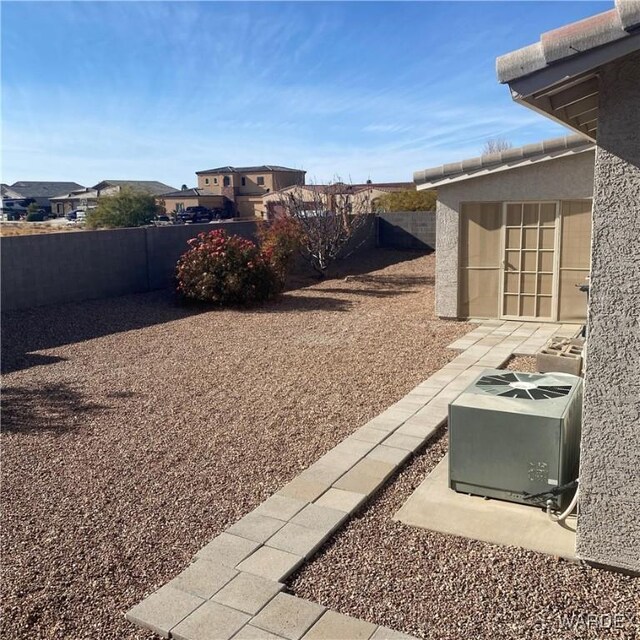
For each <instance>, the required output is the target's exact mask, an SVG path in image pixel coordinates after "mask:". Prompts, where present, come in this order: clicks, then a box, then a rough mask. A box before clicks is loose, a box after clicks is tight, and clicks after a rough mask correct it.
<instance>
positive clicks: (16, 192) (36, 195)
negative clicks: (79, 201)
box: [2, 180, 84, 212]
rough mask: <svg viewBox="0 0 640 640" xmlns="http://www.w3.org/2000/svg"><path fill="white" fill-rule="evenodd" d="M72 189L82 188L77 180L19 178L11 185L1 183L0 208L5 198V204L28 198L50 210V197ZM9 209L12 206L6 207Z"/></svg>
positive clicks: (3, 206) (3, 207)
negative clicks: (52, 180) (45, 180)
mask: <svg viewBox="0 0 640 640" xmlns="http://www.w3.org/2000/svg"><path fill="white" fill-rule="evenodd" d="M74 189H84V187H83V186H82V185H81V184H78V183H77V182H42V181H32V180H19V181H17V182H14V183H13V184H12V185H10V186H8V185H3V188H2V202H3V204H2V209H3V212H4V209H5V200H7V204H8V203H9V202H11V201H12V200H13V201H16V200H29V201H32V202H35V203H36V204H37V205H38V206H39V207H40V208H41V209H44V210H45V211H47V212H48V211H50V210H51V205H50V203H49V201H50V199H51V198H53V197H55V196H60V195H63V194H65V193H69V191H72V190H74ZM7 208H8V209H11V208H12V207H11V206H9V207H7Z"/></svg>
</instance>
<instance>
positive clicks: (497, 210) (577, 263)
mask: <svg viewBox="0 0 640 640" xmlns="http://www.w3.org/2000/svg"><path fill="white" fill-rule="evenodd" d="M594 157H595V145H594V144H593V142H592V141H591V140H589V139H587V138H585V137H584V136H582V135H574V136H568V137H566V138H557V139H553V140H547V141H545V142H540V143H538V144H530V145H526V146H524V147H521V148H517V149H508V150H506V151H502V152H499V153H493V154H489V155H485V156H481V157H477V158H471V159H469V160H463V161H462V162H457V163H452V164H447V165H444V166H440V167H435V168H432V169H426V170H424V171H417V172H416V173H415V174H414V181H415V183H416V185H417V188H418V189H437V192H438V201H437V206H436V218H437V220H436V225H437V226H436V236H437V238H438V251H437V253H436V313H437V314H438V315H439V316H441V317H449V318H504V319H521V320H538V321H541V320H542V321H559V322H567V323H569V322H582V321H584V320H586V317H587V297H586V294H585V293H584V292H583V291H580V289H579V288H578V287H579V285H584V284H586V279H587V277H588V276H589V259H590V258H589V248H590V241H591V198H592V195H593V166H594Z"/></svg>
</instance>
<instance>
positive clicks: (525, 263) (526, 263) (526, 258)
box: [522, 251, 538, 271]
mask: <svg viewBox="0 0 640 640" xmlns="http://www.w3.org/2000/svg"><path fill="white" fill-rule="evenodd" d="M537 258H538V253H537V251H523V252H522V270H523V271H536V262H537Z"/></svg>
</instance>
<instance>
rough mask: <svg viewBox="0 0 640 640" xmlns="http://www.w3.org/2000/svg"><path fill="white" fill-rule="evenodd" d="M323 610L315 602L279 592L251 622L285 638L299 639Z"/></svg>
mask: <svg viewBox="0 0 640 640" xmlns="http://www.w3.org/2000/svg"><path fill="white" fill-rule="evenodd" d="M324 611H325V608H324V607H323V606H321V605H319V604H316V603H315V602H309V601H308V600H303V599H302V598H296V597H295V596H291V595H288V594H286V593H279V594H278V595H277V596H276V597H275V598H274V599H273V600H271V602H269V604H267V606H266V607H265V608H264V609H262V611H260V613H259V614H258V615H257V616H256V617H255V618H254V619H253V620H252V621H251V624H252V625H253V626H256V627H259V628H260V629H264V630H265V631H269V632H270V633H275V634H276V635H278V636H281V637H283V638H287V640H299V639H300V638H302V636H304V634H305V633H306V632H307V631H308V630H309V629H310V628H311V627H312V626H313V624H314V623H315V622H316V620H318V618H319V617H320V616H321V615H322V614H323V613H324Z"/></svg>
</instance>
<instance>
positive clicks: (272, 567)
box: [237, 547, 304, 582]
mask: <svg viewBox="0 0 640 640" xmlns="http://www.w3.org/2000/svg"><path fill="white" fill-rule="evenodd" d="M303 559H304V558H303V557H302V556H298V555H295V554H293V553H289V552H288V551H282V550H280V549H274V548H273V547H260V548H259V549H257V550H256V551H254V552H253V553H252V554H251V555H250V556H249V557H248V558H246V559H245V560H243V561H242V562H241V563H240V564H239V565H238V566H237V569H239V570H240V571H246V572H247V573H252V574H253V575H254V576H262V577H263V578H267V579H268V580H273V581H274V582H282V581H283V580H284V579H285V578H287V577H288V576H290V575H291V574H292V573H293V572H294V571H295V570H296V569H297V568H298V567H299V566H300V565H301V564H302V561H303Z"/></svg>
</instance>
